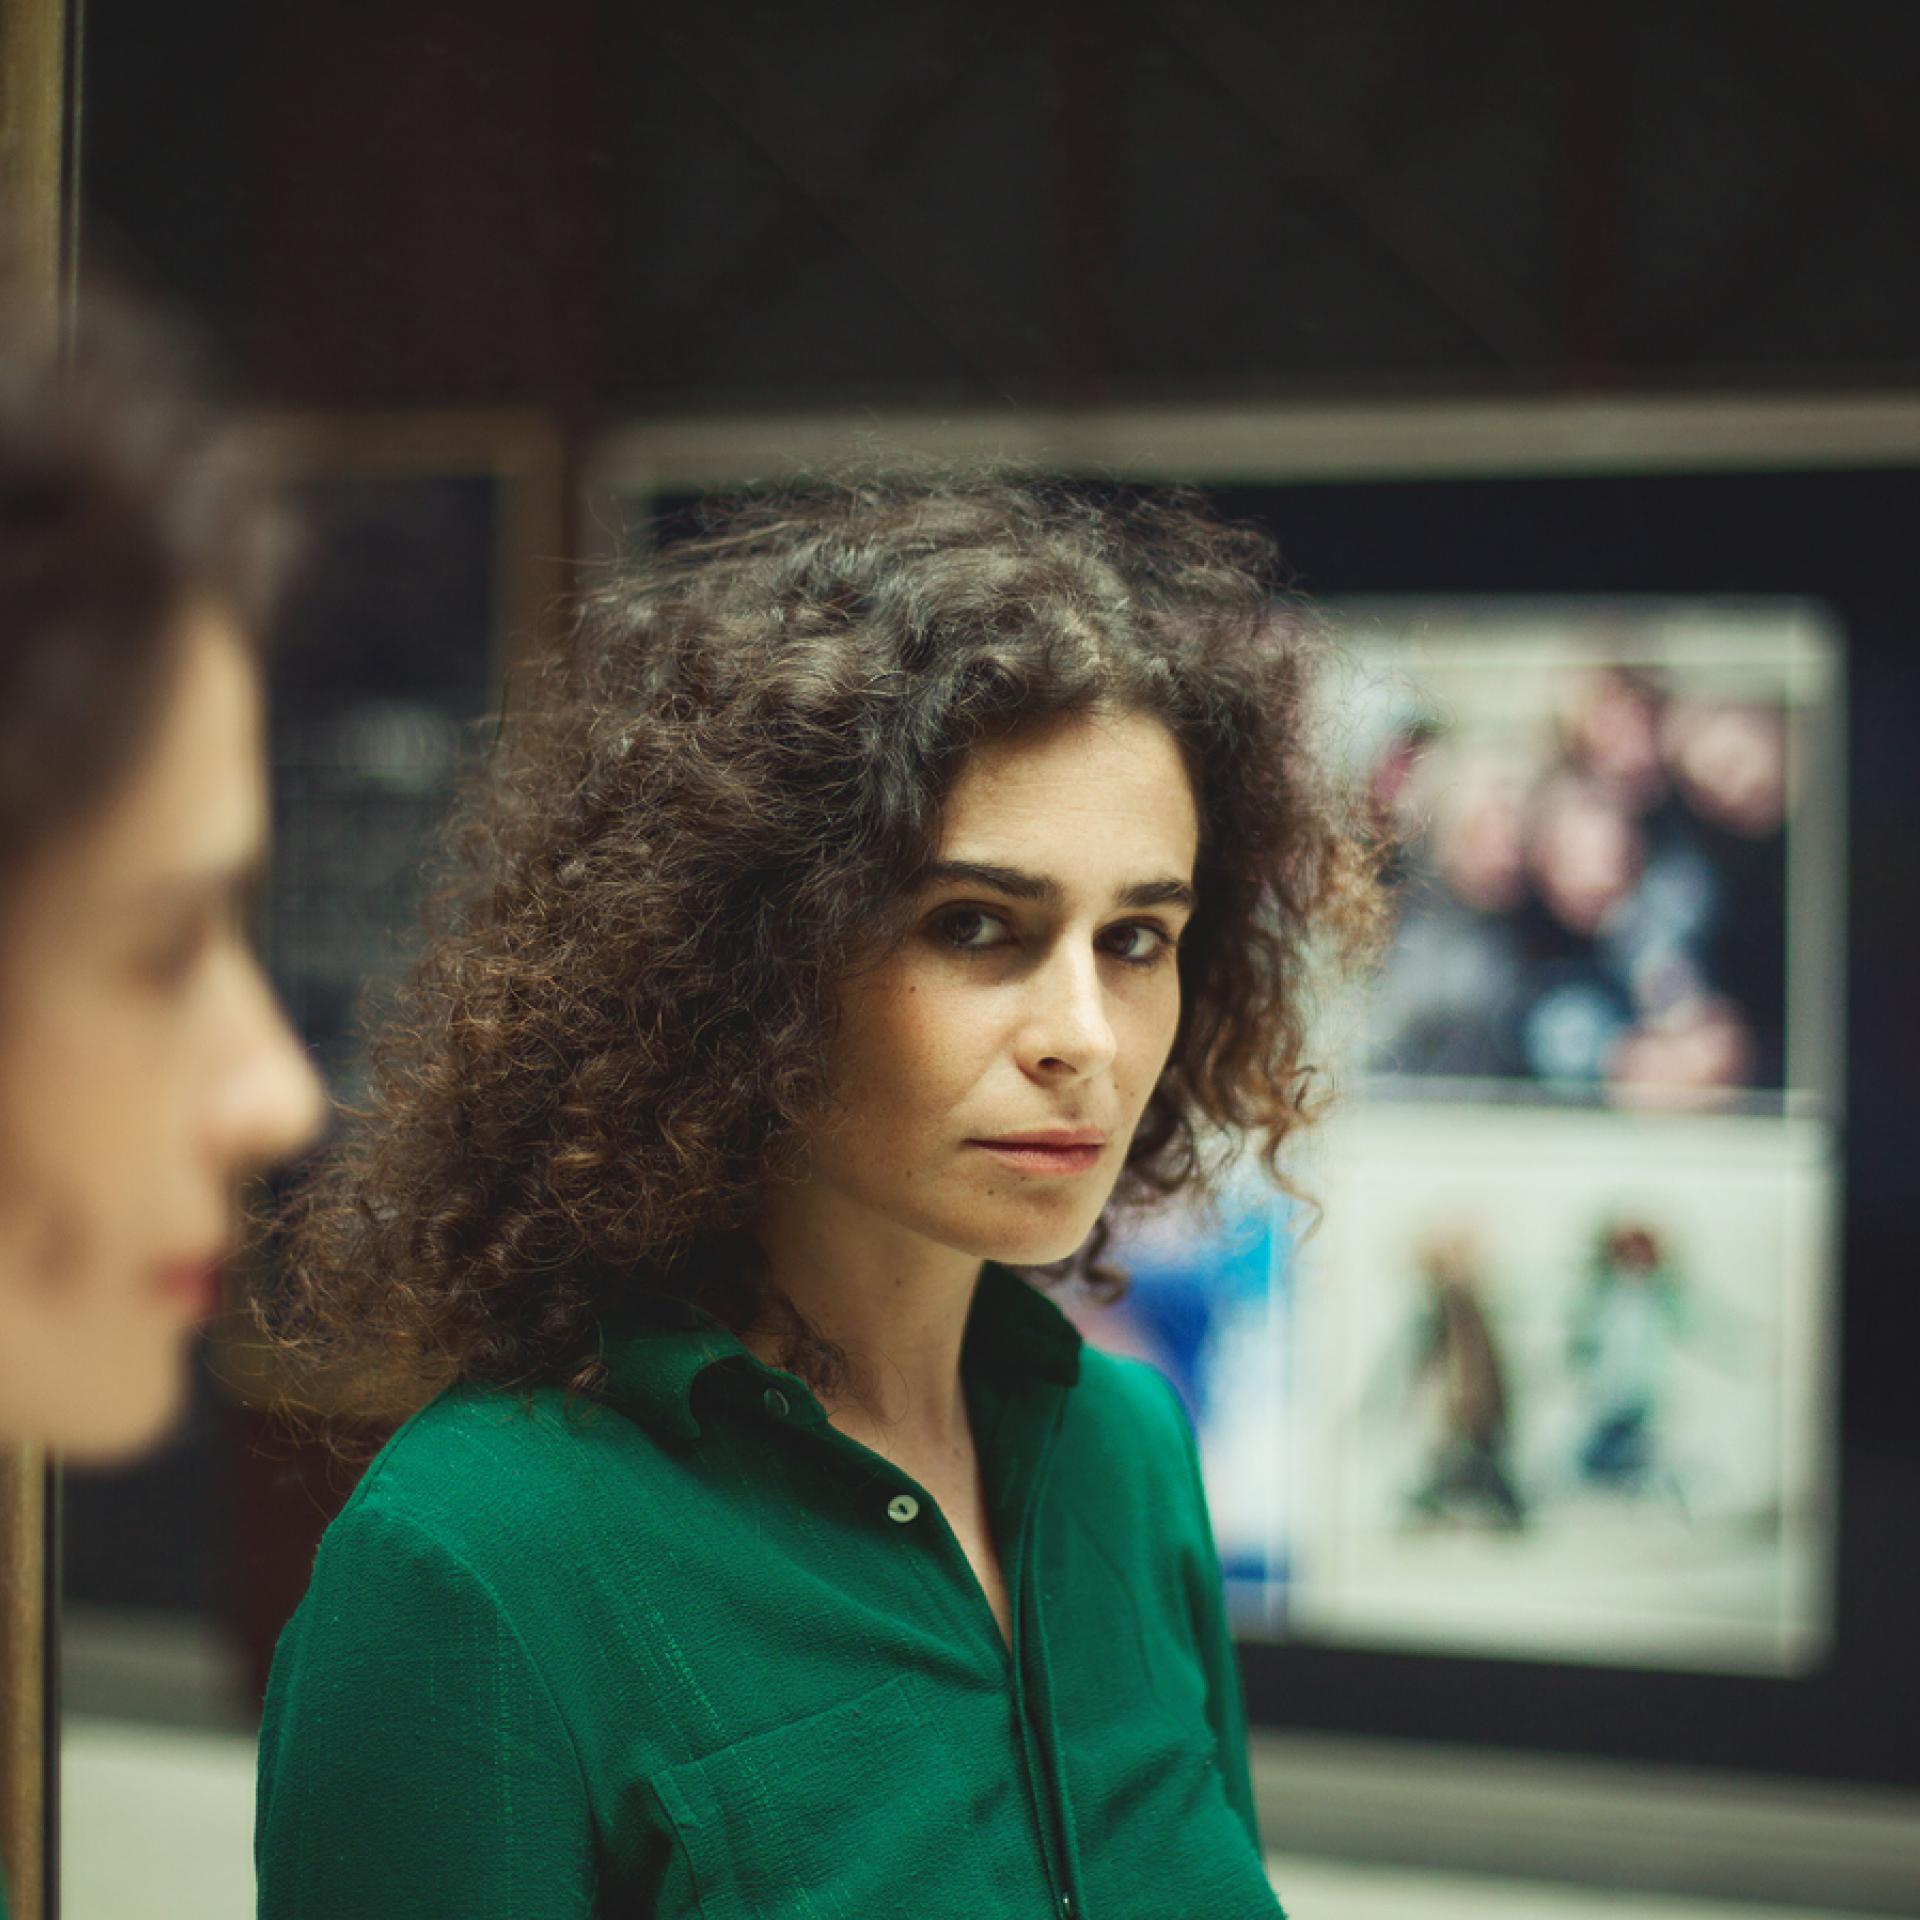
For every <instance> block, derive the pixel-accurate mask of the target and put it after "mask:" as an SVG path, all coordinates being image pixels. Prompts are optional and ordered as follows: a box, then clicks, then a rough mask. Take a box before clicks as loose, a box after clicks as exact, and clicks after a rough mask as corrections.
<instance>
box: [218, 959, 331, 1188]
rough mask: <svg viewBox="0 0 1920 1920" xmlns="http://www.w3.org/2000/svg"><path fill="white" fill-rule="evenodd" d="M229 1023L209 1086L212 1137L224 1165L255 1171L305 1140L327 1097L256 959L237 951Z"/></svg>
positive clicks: (323, 1112) (309, 1137) (317, 1123)
mask: <svg viewBox="0 0 1920 1920" xmlns="http://www.w3.org/2000/svg"><path fill="white" fill-rule="evenodd" d="M234 974H235V977H234V978H233V980H232V981H231V983H230V988H229V996H228V998H227V1001H226V1004H227V1005H228V1007H229V1008H230V1010H231V1026H230V1028H229V1032H228V1036H227V1045H226V1047H225V1048H224V1049H223V1060H222V1071H221V1074H220V1076H219V1081H218V1085H217V1087H216V1090H215V1094H214V1101H213V1113H212V1116H211V1120H212V1126H211V1137H212V1142H213V1146H214V1150H215V1151H216V1152H217V1153H218V1154H219V1156H220V1158H221V1159H222V1160H223V1161H224V1163H225V1165H226V1168H227V1170H228V1171H229V1172H231V1173H235V1174H244V1173H250V1172H258V1171H260V1170H261V1169H264V1168H266V1167H269V1166H271V1165H272V1164H273V1163H274V1162H275V1161H276V1160H284V1159H285V1158H287V1157H288V1156H289V1155H290V1154H294V1153H297V1152H299V1150H300V1149H301V1148H302V1147H304V1146H307V1145H309V1144H310V1143H311V1142H312V1141H313V1139H314V1138H315V1137H316V1136H317V1135H318V1133H319V1132H320V1129H321V1126H322V1124H323V1122H324V1121H325V1118H326V1112H327V1099H326V1093H325V1090H324V1089H323V1088H322V1086H321V1084H320V1077H319V1075H318V1074H317V1073H315V1071H314V1069H313V1063H312V1062H311V1061H310V1060H309V1059H308V1058H307V1053H306V1049H305V1048H304V1047H303V1046H302V1045H301V1044H300V1040H299V1037H298V1036H297V1035H296V1034H295V1033H294V1031H293V1028H292V1027H291V1026H290V1025H289V1024H288V1021H287V1016H286V1014H285V1013H284V1012H283V1011H282V1010H281V1007H280V1003H279V1002H278V1001H277V1000H276V999H275V998H274V995H273V989H272V988H271V987H270V986H269V985H268V984H267V979H266V976H265V974H264V973H262V972H261V970H260V965H259V962H258V961H256V960H255V959H254V958H253V956H252V955H251V954H249V953H240V954H236V955H235V956H234Z"/></svg>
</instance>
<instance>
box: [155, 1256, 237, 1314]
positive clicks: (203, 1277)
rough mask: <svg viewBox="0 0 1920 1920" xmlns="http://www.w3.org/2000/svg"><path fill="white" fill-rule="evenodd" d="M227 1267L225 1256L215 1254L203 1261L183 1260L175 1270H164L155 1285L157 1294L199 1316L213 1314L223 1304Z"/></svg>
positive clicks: (170, 1268)
mask: <svg viewBox="0 0 1920 1920" xmlns="http://www.w3.org/2000/svg"><path fill="white" fill-rule="evenodd" d="M225 1264H226V1256H225V1254H224V1253H216V1254H211V1255H209V1256H208V1257H207V1258H206V1259H203V1260H184V1261H181V1262H180V1263H179V1264H178V1265H176V1266H170V1267H162V1268H161V1270H160V1272H159V1275H158V1276H157V1277H156V1279H155V1281H154V1291H155V1292H156V1293H157V1294H159V1296H160V1297H161V1298H162V1299H163V1300H169V1301H172V1302H173V1303H174V1304H175V1305H176V1306H181V1307H186V1308H189V1309H191V1310H192V1311H193V1312H194V1313H196V1314H208V1313H211V1312H212V1311H213V1310H214V1308H215V1307H217V1306H218V1305H219V1304H220V1273H221V1269H222V1268H223V1267H224V1266H225Z"/></svg>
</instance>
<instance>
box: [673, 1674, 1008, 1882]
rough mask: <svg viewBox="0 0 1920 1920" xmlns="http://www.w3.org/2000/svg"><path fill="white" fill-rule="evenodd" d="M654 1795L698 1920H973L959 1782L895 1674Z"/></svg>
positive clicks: (682, 1768)
mask: <svg viewBox="0 0 1920 1920" xmlns="http://www.w3.org/2000/svg"><path fill="white" fill-rule="evenodd" d="M655 1789H656V1791H657V1793H658V1795H659V1798H660V1803H661V1806H662V1808H663V1809H664V1811H665V1813H666V1816H667V1818H668V1820H669V1821H670V1822H671V1823H672V1826H673V1829H674V1832H675V1835H676V1836H677V1838H678V1840H679V1842H680V1845H681V1848H682V1850H683V1853H684V1857H685V1861H686V1865H687V1869H688V1871H689V1872H690V1874H691V1876H692V1881H693V1885H692V1888H691V1893H692V1898H691V1899H690V1900H687V1901H686V1902H685V1903H684V1905H683V1903H681V1902H679V1901H677V1900H675V1899H673V1898H672V1896H671V1893H670V1891H668V1890H663V1891H668V1897H667V1898H665V1899H663V1900H662V1902H661V1912H662V1913H663V1914H664V1913H674V1914H678V1913H680V1912H682V1911H683V1910H684V1911H686V1912H688V1913H694V1912H697V1913H699V1914H700V1915H702V1916H704V1920H748V1917H749V1916H751V1920H896V1917H897V1920H909V1916H911V1920H948V1916H952V1920H963V1917H964V1920H979V1917H980V1916H981V1915H982V1914H983V1913H986V1912H989V1911H990V1910H991V1909H990V1906H989V1904H988V1902H987V1901H986V1899H985V1889H984V1883H983V1881H982V1880H981V1879H980V1877H979V1874H978V1871H977V1869H976V1868H975V1866H974V1863H973V1844H972V1843H973V1839H974V1836H973V1835H972V1833H971V1831H970V1823H969V1818H968V1796H967V1792H966V1784H965V1779H964V1776H963V1774H962V1772H961V1770H960V1768H959V1767H958V1766H957V1765H956V1764H955V1762H954V1760H953V1757H952V1755H951V1754H950V1753H949V1752H948V1751H947V1750H946V1748H945V1747H944V1745H943V1744H942V1742H941V1740H940V1738H939V1736H938V1735H937V1734H936V1733H935V1732H934V1731H933V1729H932V1728H931V1727H929V1726H928V1725H926V1724H925V1722H924V1721H923V1720H922V1718H921V1716H920V1715H919V1714H918V1713H917V1712H916V1711H915V1707H914V1701H913V1694H912V1691H911V1688H910V1685H909V1683H908V1682H907V1680H906V1679H905V1678H904V1677H902V1676H899V1675H896V1676H895V1677H894V1678H893V1679H891V1680H888V1681H886V1682H884V1683H883V1684H882V1685H880V1686H878V1687H875V1688H874V1689H873V1690H872V1691H871V1692H869V1693H863V1694H860V1695H859V1696H858V1697H856V1698H855V1699H852V1700H847V1701H843V1702H841V1703H840V1704H839V1705H837V1706H832V1707H828V1708H827V1709H826V1710H825V1711H824V1712H821V1713H812V1714H808V1715H806V1716H804V1717H803V1718H801V1719H799V1720H793V1721H789V1722H788V1723H787V1724H786V1725H785V1726H780V1727H774V1728H772V1729H770V1730H769V1731H767V1732H765V1733H757V1734H753V1735H751V1736H749V1737H748V1738H747V1739H745V1740H739V1741H736V1742H735V1743H734V1744H733V1745H732V1746H730V1747H722V1748H721V1749H720V1750H719V1751H718V1752H717V1753H710V1754H708V1755H706V1756H705V1758H703V1759H700V1760H689V1761H685V1762H683V1763H682V1764H681V1765H679V1766H677V1767H670V1768H668V1769H667V1770H666V1772H665V1773H663V1774H661V1775H660V1776H659V1777H658V1778H657V1779H656V1781H655Z"/></svg>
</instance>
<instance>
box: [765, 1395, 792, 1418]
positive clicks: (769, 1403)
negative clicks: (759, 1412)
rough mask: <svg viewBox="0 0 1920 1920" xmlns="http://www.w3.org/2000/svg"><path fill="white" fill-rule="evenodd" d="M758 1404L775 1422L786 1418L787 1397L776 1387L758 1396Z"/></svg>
mask: <svg viewBox="0 0 1920 1920" xmlns="http://www.w3.org/2000/svg"><path fill="white" fill-rule="evenodd" d="M760 1404H761V1405H762V1406H763V1407H765V1408H766V1410H767V1411H768V1412H769V1413H770V1414H772V1415H773V1417H774V1418H775V1419H776V1420H780V1419H784V1418H785V1417H786V1412H787V1396H786V1395H785V1394H784V1393H782V1392H781V1391H780V1389H779V1388H778V1387H769V1388H768V1389H767V1390H766V1392H765V1393H763V1394H762V1395H761V1396H760Z"/></svg>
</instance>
